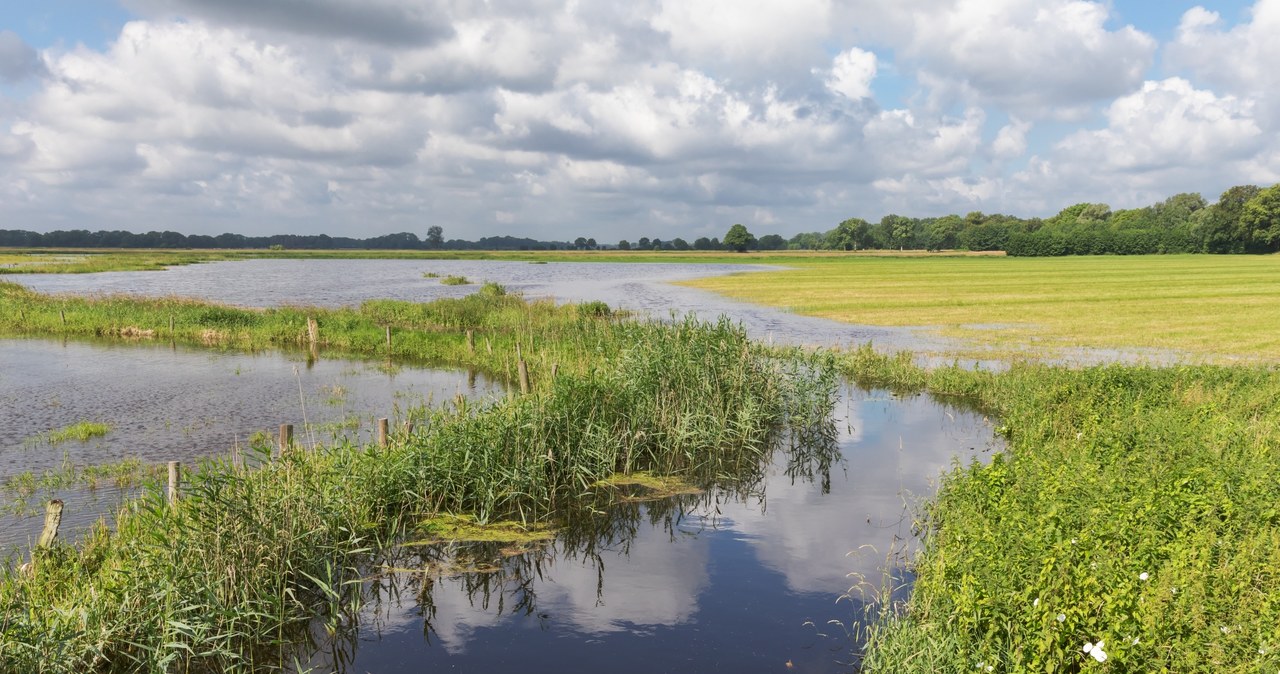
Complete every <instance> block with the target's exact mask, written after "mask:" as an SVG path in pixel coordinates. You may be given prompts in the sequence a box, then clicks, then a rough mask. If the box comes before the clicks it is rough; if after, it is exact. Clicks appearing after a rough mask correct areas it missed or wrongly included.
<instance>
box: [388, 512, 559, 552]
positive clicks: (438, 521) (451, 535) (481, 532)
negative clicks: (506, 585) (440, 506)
mask: <svg viewBox="0 0 1280 674" xmlns="http://www.w3.org/2000/svg"><path fill="white" fill-rule="evenodd" d="M420 530H421V531H422V532H423V533H424V534H425V535H426V538H425V539H423V540H420V541H415V542H414V543H410V544H409V545H435V544H438V543H505V544H509V545H518V544H530V543H541V542H545V541H549V540H551V539H553V538H555V535H556V533H555V530H554V529H553V528H552V527H551V525H549V524H540V523H537V522H531V523H522V522H514V521H509V520H504V521H499V522H484V523H482V522H478V521H476V519H475V518H474V517H472V516H470V515H453V514H444V515H436V516H435V517H431V518H428V519H427V520H424V521H423V522H422V524H421V526H420Z"/></svg>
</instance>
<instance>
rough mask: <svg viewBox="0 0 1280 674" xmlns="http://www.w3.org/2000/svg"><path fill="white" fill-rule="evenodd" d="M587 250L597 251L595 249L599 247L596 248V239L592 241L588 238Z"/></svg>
mask: <svg viewBox="0 0 1280 674" xmlns="http://www.w3.org/2000/svg"><path fill="white" fill-rule="evenodd" d="M587 248H588V249H590V250H595V249H596V248H597V246H596V240H595V239H592V238H588V239H587Z"/></svg>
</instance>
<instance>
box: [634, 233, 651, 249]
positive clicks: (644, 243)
mask: <svg viewBox="0 0 1280 674" xmlns="http://www.w3.org/2000/svg"><path fill="white" fill-rule="evenodd" d="M636 248H637V249H639V250H652V249H653V243H651V242H650V241H649V237H647V236H642V237H640V240H639V241H638V242H636Z"/></svg>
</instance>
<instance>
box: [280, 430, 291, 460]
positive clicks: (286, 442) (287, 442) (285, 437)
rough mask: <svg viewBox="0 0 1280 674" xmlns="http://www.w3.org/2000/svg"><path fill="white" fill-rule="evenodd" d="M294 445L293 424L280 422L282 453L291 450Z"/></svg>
mask: <svg viewBox="0 0 1280 674" xmlns="http://www.w3.org/2000/svg"><path fill="white" fill-rule="evenodd" d="M292 445H293V424H280V454H282V455H283V454H284V453H285V452H287V451H289V447H290V446H292Z"/></svg>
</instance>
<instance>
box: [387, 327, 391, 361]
mask: <svg viewBox="0 0 1280 674" xmlns="http://www.w3.org/2000/svg"><path fill="white" fill-rule="evenodd" d="M390 357H391V326H390V325H388V326H387V358H390Z"/></svg>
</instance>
